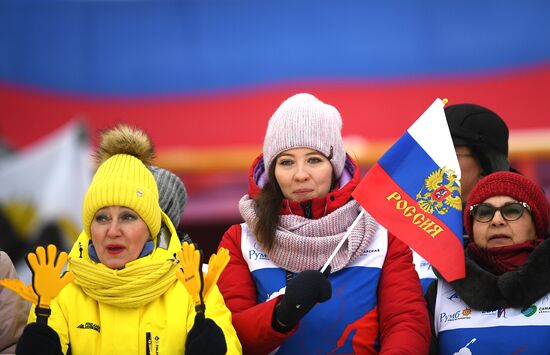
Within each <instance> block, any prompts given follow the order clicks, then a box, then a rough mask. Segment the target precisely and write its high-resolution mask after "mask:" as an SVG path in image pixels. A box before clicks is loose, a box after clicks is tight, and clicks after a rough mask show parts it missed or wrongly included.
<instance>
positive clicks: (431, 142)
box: [353, 99, 465, 282]
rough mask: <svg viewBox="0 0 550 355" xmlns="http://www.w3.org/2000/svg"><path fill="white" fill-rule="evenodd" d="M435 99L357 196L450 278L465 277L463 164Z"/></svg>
mask: <svg viewBox="0 0 550 355" xmlns="http://www.w3.org/2000/svg"><path fill="white" fill-rule="evenodd" d="M443 107H444V103H443V101H442V100H440V99H436V100H435V101H434V103H433V104H432V105H431V106H430V107H429V108H428V109H427V110H426V112H424V113H423V114H422V115H421V116H420V118H418V120H417V121H416V122H415V123H414V124H413V125H412V126H411V127H410V128H409V129H408V130H407V131H406V132H405V134H403V136H402V137H401V138H400V139H399V140H398V141H397V142H396V143H395V144H394V145H393V146H392V147H391V148H390V149H389V150H388V151H387V152H386V153H385V154H384V155H383V156H382V157H381V158H380V159H379V160H378V162H377V163H375V164H374V165H373V166H372V167H371V169H370V170H369V171H368V172H367V174H366V175H365V177H364V178H363V179H362V180H361V182H360V183H359V185H358V186H357V188H356V189H355V191H354V193H353V197H354V198H355V199H356V200H357V201H358V202H359V203H360V204H361V205H362V206H363V208H364V209H365V210H366V211H368V212H369V213H370V214H371V215H372V216H373V217H374V218H375V219H376V220H377V221H378V222H379V223H380V224H382V225H383V226H384V227H385V228H386V229H388V230H389V231H390V232H391V233H392V234H394V235H395V236H396V237H397V238H399V239H400V240H402V241H403V242H404V243H406V244H407V245H408V246H410V247H411V249H413V250H414V251H415V252H417V253H418V254H419V255H420V256H422V257H423V258H424V259H426V260H427V261H428V262H429V263H431V264H432V265H433V267H434V268H436V269H437V270H438V271H439V272H440V273H441V275H442V276H443V277H444V278H445V279H446V280H447V281H449V282H450V281H453V280H457V279H460V278H463V277H464V276H465V266H464V248H463V242H462V199H461V196H460V166H459V165H458V159H457V157H456V153H455V150H454V146H453V142H452V139H451V135H450V132H449V128H448V126H447V121H446V119H445V112H444V110H443Z"/></svg>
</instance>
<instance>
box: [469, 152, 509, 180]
mask: <svg viewBox="0 0 550 355" xmlns="http://www.w3.org/2000/svg"><path fill="white" fill-rule="evenodd" d="M469 148H470V150H471V151H472V154H473V155H474V158H475V159H476V160H477V162H478V163H479V166H480V167H481V175H482V176H487V175H489V174H491V173H494V172H496V171H509V170H510V162H509V161H508V158H507V157H506V156H505V155H504V154H502V153H500V152H497V151H496V150H494V149H490V148H488V149H485V150H483V149H481V147H478V146H469Z"/></svg>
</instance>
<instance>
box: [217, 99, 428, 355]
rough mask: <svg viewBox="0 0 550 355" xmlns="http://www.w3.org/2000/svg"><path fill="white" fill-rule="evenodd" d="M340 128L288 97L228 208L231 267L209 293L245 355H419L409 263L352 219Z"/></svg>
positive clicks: (371, 224)
mask: <svg viewBox="0 0 550 355" xmlns="http://www.w3.org/2000/svg"><path fill="white" fill-rule="evenodd" d="M341 129H342V119H341V117H340V114H339V112H338V110H337V109H336V108H335V107H333V106H331V105H328V104H325V103H323V102H321V101H320V100H319V99H317V98H316V97H314V96H313V95H310V94H297V95H294V96H292V97H290V98H288V99H287V100H286V101H284V102H283V103H282V104H281V105H280V107H279V108H278V109H277V110H276V112H275V113H274V114H273V116H272V117H271V119H270V121H269V124H268V127H267V132H266V135H265V138H264V145H263V155H260V156H259V157H258V158H257V159H256V160H255V161H254V163H253V164H252V167H251V170H250V176H249V191H248V194H246V195H245V196H243V198H242V199H241V200H240V202H239V209H240V212H241V216H242V217H243V219H244V223H242V224H237V225H233V226H232V227H231V228H229V230H228V231H227V232H226V233H225V234H224V236H223V238H222V241H221V243H220V246H223V247H225V248H227V249H229V251H230V254H231V260H230V262H229V265H228V266H227V268H226V269H225V271H224V272H223V273H222V275H221V277H220V280H219V282H218V285H219V288H220V291H221V292H222V294H223V296H224V299H225V301H226V304H227V306H228V308H229V309H230V310H231V312H232V314H233V325H234V326H235V329H236V330H237V334H238V336H239V338H240V340H241V343H242V346H243V351H244V353H245V354H254V355H258V354H268V353H274V352H276V353H277V354H352V353H356V354H372V353H377V352H380V353H403V354H425V353H427V351H428V344H429V325H428V314H427V311H426V308H425V307H426V306H425V301H424V299H423V298H422V293H421V289H420V284H419V282H418V276H417V275H416V272H415V270H414V267H413V264H412V257H411V252H410V250H409V248H408V247H407V246H406V245H404V244H403V243H401V242H400V241H399V240H397V239H395V238H394V237H393V236H392V235H389V234H388V233H387V231H386V230H385V229H384V228H382V227H381V226H380V225H379V224H378V223H377V222H376V221H375V220H374V219H373V218H372V217H371V216H370V215H369V214H368V213H366V214H361V215H360V212H361V207H360V206H359V204H358V203H357V202H356V201H355V200H354V199H353V198H352V197H351V193H352V192H353V190H354V189H355V187H356V186H357V184H358V182H359V169H358V167H357V165H356V164H355V162H354V161H353V160H352V159H351V158H350V156H349V155H347V154H346V152H345V150H344V145H343V141H342V135H341ZM354 221H356V222H357V223H354ZM350 227H351V228H350ZM348 229H350V232H349V237H348V238H347V240H346V242H345V243H344V244H343V246H342V248H340V249H339V251H338V252H337V253H336V255H335V257H334V258H333V259H332V261H331V263H330V269H331V272H330V273H329V272H324V273H321V272H320V270H321V269H322V267H323V265H324V264H325V263H326V262H327V260H329V257H330V256H331V254H332V253H333V251H334V250H335V249H336V247H337V244H338V243H339V242H340V240H342V239H343V236H344V235H345V233H346V231H348Z"/></svg>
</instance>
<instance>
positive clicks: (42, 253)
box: [35, 246, 47, 265]
mask: <svg viewBox="0 0 550 355" xmlns="http://www.w3.org/2000/svg"><path fill="white" fill-rule="evenodd" d="M35 253H36V257H37V258H38V263H39V264H40V265H45V264H46V261H47V260H46V249H44V247H42V246H40V247H38V248H36V251H35Z"/></svg>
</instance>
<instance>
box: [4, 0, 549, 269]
mask: <svg viewBox="0 0 550 355" xmlns="http://www.w3.org/2000/svg"><path fill="white" fill-rule="evenodd" d="M549 14H550V2H548V1H544V0H540V1H529V0H528V1H521V2H519V1H512V0H505V1H496V0H495V1H491V0H488V1H473V0H471V1H460V2H441V1H415V2H409V1H359V0H355V1H343V2H336V1H322V0H321V1H320V0H301V1H289V0H279V1H253V0H240V1H239V0H232V1H220V0H182V1H169V0H100V1H92V0H89V1H88V0H35V1H31V0H0V209H1V211H0V212H1V213H0V227H1V230H0V233H1V234H0V248H1V249H3V250H5V251H6V252H7V253H8V254H9V255H10V257H11V258H12V259H13V260H14V262H15V263H16V264H17V265H18V268H23V267H26V266H24V262H23V256H24V254H25V253H26V252H27V251H28V250H29V249H31V248H34V247H35V246H36V245H37V244H41V245H43V244H47V243H50V242H51V243H55V244H57V245H58V246H60V247H61V248H65V249H66V248H69V247H70V245H71V244H72V242H73V241H74V240H75V238H76V236H77V234H78V232H79V230H80V223H81V222H80V212H81V201H82V197H83V194H84V192H85V190H86V187H87V184H88V183H89V181H90V178H91V175H92V172H93V169H94V161H93V159H91V155H90V153H91V152H92V151H93V149H94V148H95V146H96V144H97V137H98V132H99V131H100V130H101V129H105V128H109V127H112V126H113V125H114V124H116V123H118V122H126V123H129V124H133V125H136V126H138V127H140V128H142V129H144V130H146V131H147V132H148V133H149V134H150V135H151V137H152V139H153V142H154V143H155V147H156V160H155V163H156V165H158V166H161V167H164V168H167V169H170V170H172V171H173V172H175V173H176V174H178V175H179V176H180V177H181V178H182V179H183V181H184V183H185V185H186V187H187V191H188V195H189V196H188V204H187V207H186V210H185V213H184V215H183V218H182V222H181V224H180V227H181V228H182V229H183V230H184V231H186V232H187V233H189V235H190V236H191V238H192V239H193V240H195V241H197V242H199V244H200V245H201V247H202V248H203V249H205V252H206V254H209V253H211V252H212V251H213V250H215V248H216V246H217V244H218V241H219V239H220V237H221V235H222V233H223V232H224V231H225V230H226V228H227V227H228V226H229V225H231V224H232V223H236V222H239V221H241V218H240V216H239V213H238V209H237V202H238V200H239V198H240V197H241V196H242V195H243V194H245V193H246V191H247V179H248V178H247V176H248V167H249V166H250V164H251V163H252V161H253V159H254V158H255V157H256V156H257V155H258V154H259V153H260V152H261V145H262V137H263V135H264V133H265V129H266V126H267V121H268V119H269V117H270V116H271V114H272V113H273V112H274V110H275V109H276V108H277V107H278V105H279V104H280V103H281V102H282V101H283V100H284V99H285V98H287V97H288V96H290V95H292V94H295V93H298V92H310V93H312V94H314V95H316V96H317V97H319V98H320V99H321V100H323V101H325V102H327V103H331V104H333V105H334V106H336V107H337V108H338V109H339V110H340V112H341V114H342V116H343V118H344V122H345V125H344V127H343V135H344V138H345V144H346V147H347V149H348V151H349V152H350V153H351V154H352V155H353V156H354V157H355V158H356V159H357V160H358V162H359V164H360V166H361V168H362V169H364V171H366V170H367V169H368V168H369V166H370V165H371V164H372V163H373V162H375V161H376V160H377V159H378V158H379V157H380V156H381V154H383V153H384V151H385V150H386V149H387V148H388V147H389V146H390V145H391V144H392V143H393V142H394V141H395V140H396V139H397V138H398V137H399V136H400V135H401V134H402V133H403V132H404V131H405V130H406V129H407V128H408V127H409V126H410V125H411V124H412V123H413V122H414V121H415V120H416V119H417V118H418V117H419V116H420V114H422V112H424V110H425V109H426V108H427V107H428V106H429V105H430V104H431V103H432V102H433V101H434V99H435V98H437V97H440V98H447V99H448V100H449V103H450V104H456V103H464V102H470V103H477V104H480V105H483V106H486V107H488V108H490V109H492V110H493V111H495V112H497V113H498V114H499V115H500V116H501V117H502V118H503V119H504V120H505V121H506V123H507V124H508V126H509V128H510V158H511V161H512V165H513V166H514V167H515V168H516V169H517V170H519V171H521V172H522V173H523V174H525V175H527V176H528V177H530V178H533V179H535V180H536V181H538V182H539V183H540V184H541V185H542V186H543V187H544V188H545V189H546V191H550V114H549V113H548V112H549V111H548V94H549V93H550V92H549V91H550V89H549V88H550V40H549V38H550V22H549V21H548V20H547V18H548V15H549Z"/></svg>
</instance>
